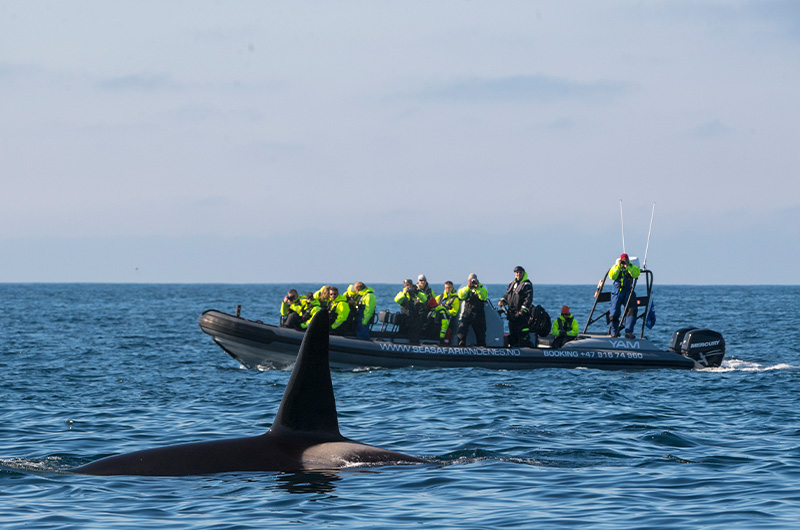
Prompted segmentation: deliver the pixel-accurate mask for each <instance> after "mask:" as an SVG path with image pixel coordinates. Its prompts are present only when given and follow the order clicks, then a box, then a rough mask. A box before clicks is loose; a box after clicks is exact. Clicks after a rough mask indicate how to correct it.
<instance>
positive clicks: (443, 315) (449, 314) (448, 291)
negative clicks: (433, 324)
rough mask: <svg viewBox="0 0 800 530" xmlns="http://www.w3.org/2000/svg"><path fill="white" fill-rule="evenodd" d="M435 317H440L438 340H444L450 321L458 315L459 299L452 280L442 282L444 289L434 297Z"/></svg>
mask: <svg viewBox="0 0 800 530" xmlns="http://www.w3.org/2000/svg"><path fill="white" fill-rule="evenodd" d="M436 302H437V303H438V304H439V305H438V306H436V308H435V309H436V312H437V314H436V318H437V319H441V322H440V324H439V341H440V342H444V341H445V340H446V339H447V331H448V330H449V329H450V323H451V322H452V321H454V319H455V318H456V317H457V316H458V310H459V308H460V307H461V300H459V299H458V294H457V293H456V290H455V288H454V287H453V282H451V281H449V280H448V281H446V282H444V291H443V292H442V294H440V295H439V296H437V297H436Z"/></svg>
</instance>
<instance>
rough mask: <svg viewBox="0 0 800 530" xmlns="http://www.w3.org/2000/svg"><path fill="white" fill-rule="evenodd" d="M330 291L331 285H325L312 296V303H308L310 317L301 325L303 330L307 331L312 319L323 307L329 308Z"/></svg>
mask: <svg viewBox="0 0 800 530" xmlns="http://www.w3.org/2000/svg"><path fill="white" fill-rule="evenodd" d="M330 290H331V287H330V286H329V285H323V286H322V287H320V289H319V290H318V291H317V292H316V293H314V294H313V295H312V301H311V302H309V303H308V307H309V308H310V309H309V316H308V318H307V319H306V320H304V321H303V323H302V324H300V328H301V329H306V328H307V327H308V324H309V323H310V322H311V317H313V316H314V315H315V314H316V313H317V311H319V310H320V308H321V307H328V302H329V300H330Z"/></svg>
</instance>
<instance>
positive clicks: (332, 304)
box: [328, 286, 350, 335]
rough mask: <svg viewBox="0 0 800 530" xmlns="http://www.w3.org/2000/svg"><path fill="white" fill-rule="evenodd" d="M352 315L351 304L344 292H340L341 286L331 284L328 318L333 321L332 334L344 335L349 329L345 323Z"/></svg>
mask: <svg viewBox="0 0 800 530" xmlns="http://www.w3.org/2000/svg"><path fill="white" fill-rule="evenodd" d="M349 316H350V304H348V303H347V298H346V297H345V296H344V295H343V294H339V288H338V287H334V286H330V288H329V289H328V318H329V319H330V323H331V334H333V335H342V334H344V333H345V332H346V331H347V329H346V327H347V326H345V325H344V323H345V322H347V319H348V317H349Z"/></svg>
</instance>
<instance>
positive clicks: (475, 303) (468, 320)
mask: <svg viewBox="0 0 800 530" xmlns="http://www.w3.org/2000/svg"><path fill="white" fill-rule="evenodd" d="M458 298H459V300H461V301H462V302H463V304H464V309H463V311H462V315H461V320H459V322H458V329H457V330H456V335H457V336H458V345H459V346H466V345H467V333H469V328H470V326H471V327H472V330H473V331H474V332H475V339H476V340H477V343H478V346H486V311H485V309H484V307H483V306H484V302H485V301H486V299H487V298H489V291H487V290H486V288H485V287H484V286H483V285H482V284H481V283H480V282H479V281H478V276H477V275H476V274H474V273H473V274H470V275H469V277H468V278H467V285H465V286H464V287H462V288H461V289H459V290H458Z"/></svg>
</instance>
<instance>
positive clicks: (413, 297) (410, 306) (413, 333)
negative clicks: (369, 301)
mask: <svg viewBox="0 0 800 530" xmlns="http://www.w3.org/2000/svg"><path fill="white" fill-rule="evenodd" d="M394 301H395V302H396V303H397V305H399V306H400V308H401V309H400V312H401V313H402V314H403V318H402V321H401V323H400V325H399V329H398V332H399V333H401V334H406V333H407V334H408V341H409V342H410V343H411V344H419V337H420V334H421V333H422V316H423V312H424V314H427V311H428V305H427V303H428V297H427V296H425V293H422V292H420V290H419V288H417V286H416V285H414V283H413V282H412V281H411V280H410V279H408V280H406V281H404V282H403V290H402V291H400V292H399V293H397V295H396V296H395V297H394Z"/></svg>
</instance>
